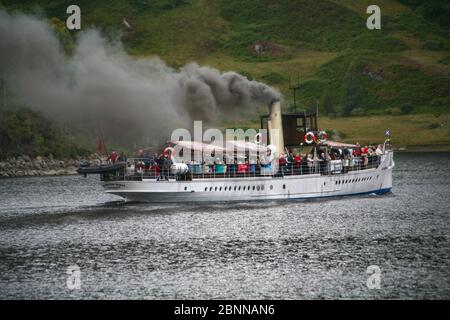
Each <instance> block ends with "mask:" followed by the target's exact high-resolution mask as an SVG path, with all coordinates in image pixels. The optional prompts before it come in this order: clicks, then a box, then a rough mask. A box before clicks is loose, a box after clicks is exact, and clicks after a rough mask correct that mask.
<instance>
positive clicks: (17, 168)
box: [0, 154, 100, 178]
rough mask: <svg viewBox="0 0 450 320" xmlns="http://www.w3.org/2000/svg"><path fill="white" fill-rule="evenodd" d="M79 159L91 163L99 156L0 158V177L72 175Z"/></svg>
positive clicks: (97, 159)
mask: <svg viewBox="0 0 450 320" xmlns="http://www.w3.org/2000/svg"><path fill="white" fill-rule="evenodd" d="M81 160H87V161H89V162H90V163H93V164H94V163H100V157H99V156H98V155H97V154H92V155H90V156H88V157H83V158H82V157H77V158H75V159H63V160H61V159H54V158H53V156H52V155H50V156H49V157H41V156H38V157H35V158H32V157H29V156H27V155H22V156H18V157H13V158H9V159H5V160H0V178H13V177H34V176H63V175H74V174H77V169H78V166H79V165H80V161H81Z"/></svg>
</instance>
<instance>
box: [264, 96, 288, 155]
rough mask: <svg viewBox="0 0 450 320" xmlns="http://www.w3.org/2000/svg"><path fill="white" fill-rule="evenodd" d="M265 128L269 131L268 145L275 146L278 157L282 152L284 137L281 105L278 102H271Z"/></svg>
mask: <svg viewBox="0 0 450 320" xmlns="http://www.w3.org/2000/svg"><path fill="white" fill-rule="evenodd" d="M267 128H268V130H269V139H270V144H272V145H275V146H276V149H277V154H276V156H280V154H282V153H283V152H284V137H283V121H282V115H281V104H280V101H279V100H275V101H272V103H270V105H269V119H268V121H267Z"/></svg>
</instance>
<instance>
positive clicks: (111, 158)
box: [108, 151, 119, 164]
mask: <svg viewBox="0 0 450 320" xmlns="http://www.w3.org/2000/svg"><path fill="white" fill-rule="evenodd" d="M117 158H119V154H118V153H117V152H116V151H113V152H111V154H110V155H109V157H108V162H109V163H113V164H114V163H115V162H116V161H117Z"/></svg>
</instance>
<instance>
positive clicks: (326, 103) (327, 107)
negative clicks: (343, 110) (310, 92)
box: [321, 92, 336, 116]
mask: <svg viewBox="0 0 450 320" xmlns="http://www.w3.org/2000/svg"><path fill="white" fill-rule="evenodd" d="M321 106H322V108H321V111H322V113H323V114H324V115H326V116H328V115H330V114H334V113H335V112H336V111H335V110H334V105H333V101H332V100H331V97H330V95H329V94H328V92H325V94H324V95H323V97H322V103H321Z"/></svg>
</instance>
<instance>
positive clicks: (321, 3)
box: [0, 0, 450, 145]
mask: <svg viewBox="0 0 450 320" xmlns="http://www.w3.org/2000/svg"><path fill="white" fill-rule="evenodd" d="M0 3H3V4H4V5H5V6H6V7H8V8H16V9H19V10H26V11H32V12H36V10H37V11H39V10H43V11H44V12H45V14H46V15H47V16H49V17H57V18H59V19H61V20H64V19H65V17H66V14H65V8H66V7H67V6H68V5H69V4H71V1H66V0H58V1H57V0H54V1H48V0H47V1H45V0H41V1H32V0H27V1H21V2H19V3H17V2H16V1H12V0H7V1H5V0H0ZM77 3H78V4H79V5H80V7H81V8H82V15H83V27H84V28H86V27H89V26H95V27H100V28H101V29H102V30H104V31H105V32H106V33H108V34H114V35H117V34H122V39H123V41H124V43H125V46H126V48H127V50H128V51H129V52H130V53H132V54H134V55H142V56H150V55H159V56H161V57H162V58H163V59H164V60H166V61H167V62H168V63H169V64H171V65H173V66H175V67H178V66H181V65H183V64H184V63H186V62H190V61H197V62H199V63H202V64H208V65H210V66H213V67H217V68H219V69H221V70H224V71H226V70H235V71H238V72H241V73H243V74H245V75H247V76H248V77H250V78H254V79H256V80H261V81H264V82H267V83H269V84H272V85H274V86H276V87H277V88H279V89H280V90H281V91H282V92H283V93H284V95H285V97H286V99H287V100H288V101H287V102H289V99H290V98H291V95H290V93H289V89H288V86H289V78H290V77H293V78H296V77H297V75H298V74H299V75H300V81H301V88H302V90H301V95H300V102H301V103H302V104H303V105H306V106H307V105H314V104H315V103H316V101H321V100H322V97H323V95H324V93H327V94H328V95H330V97H331V98H332V101H334V104H335V106H334V107H335V109H336V112H339V110H340V108H341V102H342V99H343V97H342V96H343V92H344V88H343V84H342V83H343V79H344V77H345V73H346V71H347V69H348V66H349V64H350V63H352V62H353V63H356V64H357V66H358V70H359V71H360V72H359V73H358V74H357V79H358V82H359V83H360V86H361V95H362V103H361V107H362V108H363V109H364V113H365V114H367V115H368V116H370V115H383V114H385V113H386V109H392V108H400V107H401V106H402V105H404V104H406V103H408V104H411V105H412V106H413V108H414V110H415V111H416V112H418V113H428V115H414V116H404V118H402V117H400V118H399V117H389V116H384V117H381V116H380V117H379V119H383V121H371V122H370V123H372V126H370V127H371V128H372V129H369V127H368V126H364V125H363V126H361V127H358V126H357V125H356V123H359V122H358V121H356V120H357V119H356V118H349V119H342V118H332V119H328V118H326V119H325V120H323V123H324V124H325V125H326V126H327V127H330V128H332V127H334V126H336V129H337V130H339V131H341V132H344V133H345V134H346V136H347V139H348V140H351V139H353V138H355V139H356V138H358V139H359V140H362V139H361V138H360V137H361V136H365V135H367V136H371V135H372V133H371V132H370V130H375V129H376V130H377V132H382V131H383V129H384V128H385V127H386V125H387V124H389V123H386V122H389V121H391V122H392V123H393V124H392V125H391V127H392V128H394V126H393V125H394V124H396V123H398V120H399V119H400V120H402V121H401V122H402V123H403V125H402V126H401V127H398V130H395V129H394V131H397V132H396V137H395V138H396V139H398V141H401V144H402V145H416V144H423V142H422V141H420V140H417V139H416V138H415V135H412V134H411V132H414V130H419V131H417V132H420V133H421V134H426V135H428V134H432V136H433V139H431V140H428V141H429V142H430V143H434V142H436V141H446V142H448V132H447V131H445V130H444V129H442V130H441V129H433V130H434V131H432V130H429V129H426V128H427V126H429V125H430V124H431V123H432V122H433V121H434V122H436V121H435V120H434V118H433V116H432V115H430V114H431V113H434V112H436V110H437V109H439V110H440V112H449V108H450V97H449V95H450V94H449V92H450V64H449V63H448V61H449V57H450V41H449V40H448V39H449V38H450V30H449V28H447V27H443V26H442V25H440V24H438V23H437V22H435V21H433V20H431V19H430V18H429V17H427V16H424V15H422V14H421V11H419V10H418V9H417V8H415V7H414V6H412V5H410V4H409V2H408V0H402V1H395V0H380V1H378V2H377V4H378V5H379V6H380V7H381V10H382V15H383V25H382V30H380V31H369V30H367V29H366V28H365V19H366V17H367V15H366V13H365V11H366V8H367V6H368V5H369V4H371V1H369V0H339V1H337V0H316V1H308V0H279V1H274V0H254V1H245V0H233V1H226V0H221V1H207V0H161V1H150V0H132V1H124V0H112V1H108V2H97V3H95V4H93V2H92V1H88V0H82V1H78V2H77ZM38 8H40V9H38ZM123 17H127V19H128V20H129V21H130V22H131V24H132V25H133V28H134V31H132V32H126V31H125V30H124V29H123V26H122V24H121V20H122V18H123ZM261 41H266V42H268V43H270V44H271V45H273V46H276V48H277V50H276V52H274V53H268V54H264V55H257V54H255V53H254V52H253V51H252V50H251V46H252V45H253V44H255V43H257V42H261ZM430 43H431V45H430ZM436 44H437V45H436ZM433 45H434V46H433ZM430 46H431V47H430ZM430 48H431V49H430ZM446 61H447V63H445V62H446ZM365 67H366V68H368V69H369V70H378V71H379V70H381V72H382V80H381V81H378V80H372V79H371V78H370V77H369V76H367V75H363V74H362V70H363V68H365ZM287 104H288V103H286V105H287ZM286 105H285V108H287V106H286ZM261 110H264V109H261ZM230 118H231V119H233V121H234V119H236V117H235V116H231V117H230ZM368 119H371V120H373V118H368ZM257 120H258V119H257V117H256V116H255V115H254V114H252V113H250V112H246V113H245V116H244V117H240V120H239V123H238V125H239V124H240V125H243V126H250V125H255V124H257ZM414 121H422V122H424V124H423V125H422V124H421V125H417V124H416V123H415V122H414ZM226 122H229V120H228V121H224V123H223V124H225V123H226ZM361 122H362V123H364V121H361ZM348 125H355V126H354V128H358V130H359V131H354V130H351V129H350V128H348ZM341 126H342V127H341ZM395 128H396V127H395ZM411 130H413V131H411ZM345 131H346V132H345ZM357 132H359V133H357ZM434 137H436V140H434ZM378 140H379V139H378ZM425 143H426V142H425Z"/></svg>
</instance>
